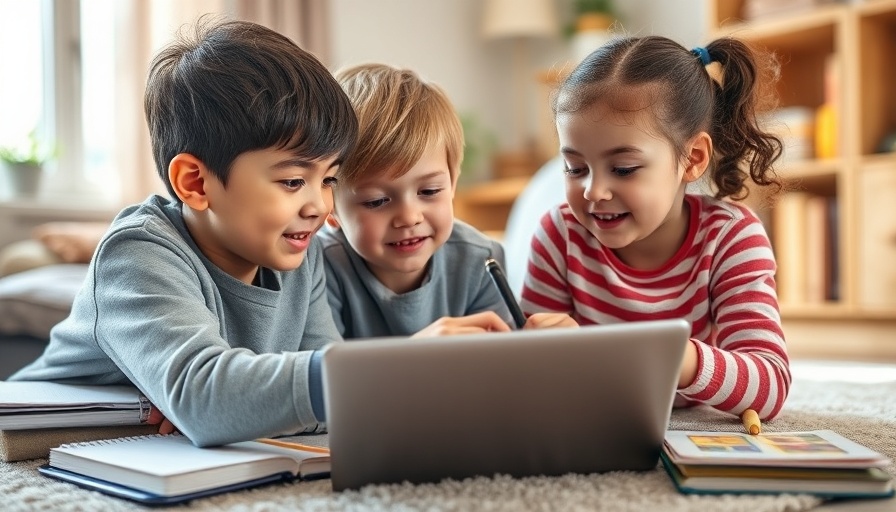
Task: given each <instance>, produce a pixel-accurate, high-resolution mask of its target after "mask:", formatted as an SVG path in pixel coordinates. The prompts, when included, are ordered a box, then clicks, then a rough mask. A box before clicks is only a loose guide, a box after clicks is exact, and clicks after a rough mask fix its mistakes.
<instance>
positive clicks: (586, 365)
mask: <svg viewBox="0 0 896 512" xmlns="http://www.w3.org/2000/svg"><path fill="white" fill-rule="evenodd" d="M689 335H690V326H689V325H688V323H687V322H685V321H684V320H658V321H650V322H629V323H623V324H616V325H608V326H590V327H581V328H571V329H544V330H525V331H513V332H509V333H490V334H482V335H466V336H450V337H444V338H439V339H432V340H419V339H415V340H410V339H407V338H401V339H398V338H388V339H378V340H370V341H352V342H347V343H339V344H335V345H331V346H330V347H328V348H327V349H326V352H325V353H324V356H323V382H324V399H325V403H326V408H327V425H328V428H329V432H330V436H329V440H330V450H331V464H332V467H331V477H332V482H333V489H334V490H337V491H338V490H343V489H356V488H359V487H362V486H364V485H366V484H373V483H397V482H403V481H409V482H413V483H419V482H437V481H440V480H442V479H445V478H453V479H463V478H466V477H471V476H476V475H485V476H491V475H494V474H498V473H501V474H509V475H512V476H515V477H522V476H530V475H561V474H565V473H570V472H573V473H591V472H600V471H612V470H649V469H653V468H655V467H656V465H657V461H658V458H659V453H660V448H661V446H662V442H663V435H664V434H665V431H666V427H667V425H668V421H669V414H670V412H671V409H672V400H673V396H674V393H675V388H676V385H677V382H678V374H679V368H680V366H681V361H682V357H683V354H684V348H685V343H687V340H688V337H689Z"/></svg>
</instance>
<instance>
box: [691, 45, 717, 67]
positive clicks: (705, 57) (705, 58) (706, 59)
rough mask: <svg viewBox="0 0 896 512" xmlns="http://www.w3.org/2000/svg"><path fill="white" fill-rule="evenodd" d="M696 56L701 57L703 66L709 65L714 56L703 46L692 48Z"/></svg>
mask: <svg viewBox="0 0 896 512" xmlns="http://www.w3.org/2000/svg"><path fill="white" fill-rule="evenodd" d="M691 53H693V54H694V55H695V56H697V57H700V62H702V63H703V66H704V67H705V66H708V65H709V63H710V62H712V58H711V57H710V56H709V50H707V49H706V48H704V47H702V46H698V47H696V48H694V49H693V50H691Z"/></svg>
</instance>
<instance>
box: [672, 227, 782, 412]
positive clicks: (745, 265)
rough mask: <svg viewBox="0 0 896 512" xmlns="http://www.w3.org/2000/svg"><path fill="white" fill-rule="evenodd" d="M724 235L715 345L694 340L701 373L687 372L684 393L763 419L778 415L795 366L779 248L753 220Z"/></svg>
mask: <svg viewBox="0 0 896 512" xmlns="http://www.w3.org/2000/svg"><path fill="white" fill-rule="evenodd" d="M719 236H720V242H719V246H718V249H717V252H716V257H715V260H714V262H713V264H712V268H711V269H710V290H709V301H710V303H709V316H710V318H711V320H710V321H711V323H712V324H713V325H714V327H713V330H714V331H715V333H716V337H715V342H714V343H713V344H712V345H710V344H709V343H706V342H705V341H704V340H692V342H691V345H692V346H693V348H694V349H696V350H695V351H694V352H696V353H695V354H693V355H691V356H689V357H690V358H691V359H690V363H692V364H695V369H694V368H689V367H687V364H686V367H685V368H683V371H682V375H681V382H680V384H682V385H681V386H680V389H679V393H680V394H681V395H682V396H683V397H684V398H686V399H689V400H692V401H697V402H701V403H705V404H708V405H711V406H713V407H715V408H717V409H720V410H723V411H728V412H731V413H733V414H737V415H740V414H741V413H742V412H743V411H744V410H745V409H754V410H756V411H758V412H759V415H760V416H761V417H762V418H763V419H769V418H773V417H775V416H776V415H777V414H778V412H780V410H781V407H782V406H783V404H784V400H785V399H786V397H787V393H788V391H789V388H790V368H789V361H788V357H787V349H786V345H785V343H784V333H783V330H782V328H781V321H780V314H779V312H778V301H777V295H776V293H775V281H774V272H775V261H774V256H773V254H772V250H771V245H770V244H769V241H768V238H767V236H766V234H765V231H764V229H763V227H762V225H761V224H760V223H759V221H758V220H756V219H755V218H753V217H749V218H746V219H742V220H740V221H737V222H736V223H733V225H732V226H731V228H730V229H728V230H725V231H723V232H721V233H720V234H719ZM689 349H690V347H689ZM685 362H686V363H688V362H689V360H688V358H686V360H685ZM686 372H688V373H691V375H687V374H686ZM688 377H691V378H688Z"/></svg>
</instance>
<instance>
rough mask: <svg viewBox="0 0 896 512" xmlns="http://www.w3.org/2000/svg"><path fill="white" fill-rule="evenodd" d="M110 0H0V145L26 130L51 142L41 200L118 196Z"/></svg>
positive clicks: (97, 200) (69, 202)
mask: <svg viewBox="0 0 896 512" xmlns="http://www.w3.org/2000/svg"><path fill="white" fill-rule="evenodd" d="M113 3H114V0H89V1H87V0H84V1H79V0H70V1H53V0H43V1H34V0H0V119H2V120H3V122H2V123H0V145H9V144H17V143H18V141H21V140H23V139H25V138H27V136H28V134H29V133H30V132H32V131H35V133H37V134H38V137H40V138H41V139H42V140H46V141H52V144H53V146H54V147H55V149H56V158H55V161H53V162H50V163H49V164H48V165H47V166H46V168H45V171H44V172H45V174H44V177H43V180H42V181H43V185H42V193H41V196H42V197H43V199H44V200H45V201H46V202H52V203H54V204H60V203H61V204H64V205H66V206H77V205H79V204H85V205H90V206H92V207H95V206H97V205H100V204H111V203H113V202H115V201H117V200H118V195H119V180H118V178H117V174H116V173H114V172H112V171H113V167H114V166H113V164H112V162H113V156H114V148H115V122H114V108H115V104H114V101H113V98H114V94H113V93H114V89H113V88H114V86H115V78H116V77H115V65H114V58H115V55H114V51H115V45H114V42H113V37H114V15H115V10H114V8H113V6H112V4H113ZM5 195H7V196H8V194H5Z"/></svg>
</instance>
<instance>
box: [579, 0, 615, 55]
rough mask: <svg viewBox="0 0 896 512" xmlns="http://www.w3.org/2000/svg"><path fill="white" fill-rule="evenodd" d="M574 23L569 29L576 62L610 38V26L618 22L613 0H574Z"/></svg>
mask: <svg viewBox="0 0 896 512" xmlns="http://www.w3.org/2000/svg"><path fill="white" fill-rule="evenodd" d="M572 10H573V12H572V14H573V17H572V23H571V24H570V25H569V28H568V31H569V34H570V36H571V39H572V49H573V58H574V59H575V61H576V62H581V61H582V59H584V58H585V57H587V56H588V54H590V53H591V52H592V51H594V50H596V49H597V48H599V47H600V46H602V45H604V44H606V43H607V42H608V41H609V40H610V37H611V35H610V27H612V26H613V24H614V23H615V22H616V15H615V13H614V12H613V2H612V0H574V2H573V3H572Z"/></svg>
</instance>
